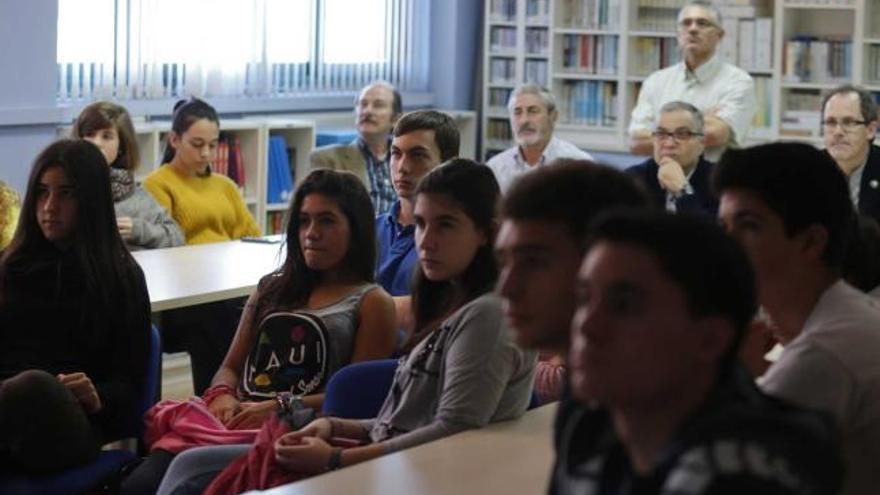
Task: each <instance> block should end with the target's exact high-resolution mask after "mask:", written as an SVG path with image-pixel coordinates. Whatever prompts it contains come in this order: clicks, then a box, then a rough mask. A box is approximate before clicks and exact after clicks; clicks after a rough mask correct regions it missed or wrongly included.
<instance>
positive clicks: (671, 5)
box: [636, 0, 685, 9]
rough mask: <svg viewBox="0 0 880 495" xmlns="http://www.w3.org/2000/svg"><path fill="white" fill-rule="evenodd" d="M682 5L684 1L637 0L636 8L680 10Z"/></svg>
mask: <svg viewBox="0 0 880 495" xmlns="http://www.w3.org/2000/svg"><path fill="white" fill-rule="evenodd" d="M684 3H685V2H684V0H638V2H636V6H637V7H639V8H654V9H680V8H681V6H682V5H684Z"/></svg>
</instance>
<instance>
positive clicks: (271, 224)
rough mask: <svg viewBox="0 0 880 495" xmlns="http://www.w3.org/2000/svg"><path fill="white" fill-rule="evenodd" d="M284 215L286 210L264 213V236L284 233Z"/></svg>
mask: <svg viewBox="0 0 880 495" xmlns="http://www.w3.org/2000/svg"><path fill="white" fill-rule="evenodd" d="M286 213H287V211H286V210H282V211H270V212H268V213H266V235H275V234H283V233H284V215H285V214H286Z"/></svg>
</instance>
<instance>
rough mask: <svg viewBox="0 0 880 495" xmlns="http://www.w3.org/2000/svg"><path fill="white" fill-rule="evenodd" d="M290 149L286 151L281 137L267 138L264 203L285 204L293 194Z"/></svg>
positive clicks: (293, 168)
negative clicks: (267, 161) (266, 179)
mask: <svg viewBox="0 0 880 495" xmlns="http://www.w3.org/2000/svg"><path fill="white" fill-rule="evenodd" d="M291 151H293V150H292V149H288V147H287V142H286V141H285V140H284V138H283V137H281V136H270V137H269V170H268V175H269V180H268V184H267V188H266V196H267V197H266V202H267V203H269V204H273V203H286V202H288V201H289V200H290V196H291V194H293V170H295V166H296V165H295V164H294V163H292V162H291V156H296V153H295V152H294V153H291Z"/></svg>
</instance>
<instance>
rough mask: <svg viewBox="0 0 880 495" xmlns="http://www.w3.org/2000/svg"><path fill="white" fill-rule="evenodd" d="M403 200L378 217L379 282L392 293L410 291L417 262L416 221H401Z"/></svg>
mask: <svg viewBox="0 0 880 495" xmlns="http://www.w3.org/2000/svg"><path fill="white" fill-rule="evenodd" d="M398 216H400V201H395V202H394V204H392V205H391V210H390V211H389V212H388V213H385V214H383V215H379V216H378V217H376V239H377V241H378V251H377V252H376V255H377V256H376V258H377V263H376V283H378V284H379V285H381V286H382V288H384V289H385V290H386V291H388V293H389V294H391V295H392V296H406V295H409V294H410V292H411V290H410V281H411V280H412V273H413V269H414V268H415V266H416V263H418V255H417V253H416V248H415V230H416V228H415V225H406V226H404V225H401V224H400V223H398V221H397V218H398Z"/></svg>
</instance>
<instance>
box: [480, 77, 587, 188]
mask: <svg viewBox="0 0 880 495" xmlns="http://www.w3.org/2000/svg"><path fill="white" fill-rule="evenodd" d="M507 110H508V111H509V112H510V129H511V131H512V132H513V136H514V139H515V140H516V146H513V147H512V148H508V149H506V150H504V151H502V152H501V153H498V154H497V155H495V156H493V157H492V158H491V159H489V161H488V162H486V165H488V166H489V168H491V169H492V171H493V172H495V178H496V179H498V185H499V186H500V187H501V192H502V193H506V192H507V189H508V188H509V187H510V185H511V184H512V183H513V179H515V178H516V177H518V176H519V175H520V174H522V173H525V172H528V171H529V170H536V169H537V168H538V167H539V166H542V165H548V164H550V163H553V162H554V161H555V160H556V159H558V158H571V159H574V160H590V161H592V160H593V157H592V156H590V154H589V153H587V152H585V151H583V150H581V149H579V148H578V147H577V146H575V145H574V144H572V143H569V142H568V141H564V140H562V139H559V138H558V137H556V136H554V135H553V129H554V128H555V127H556V120H557V119H558V118H559V112H558V111H557V110H556V98H554V97H553V93H551V92H550V91H548V90H547V89H546V88H543V87H541V86H538V85H537V84H524V85H521V86H518V87H517V88H516V89H514V90H513V91H512V92H511V93H510V98H509V99H508V101H507Z"/></svg>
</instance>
